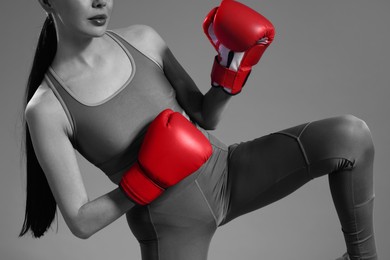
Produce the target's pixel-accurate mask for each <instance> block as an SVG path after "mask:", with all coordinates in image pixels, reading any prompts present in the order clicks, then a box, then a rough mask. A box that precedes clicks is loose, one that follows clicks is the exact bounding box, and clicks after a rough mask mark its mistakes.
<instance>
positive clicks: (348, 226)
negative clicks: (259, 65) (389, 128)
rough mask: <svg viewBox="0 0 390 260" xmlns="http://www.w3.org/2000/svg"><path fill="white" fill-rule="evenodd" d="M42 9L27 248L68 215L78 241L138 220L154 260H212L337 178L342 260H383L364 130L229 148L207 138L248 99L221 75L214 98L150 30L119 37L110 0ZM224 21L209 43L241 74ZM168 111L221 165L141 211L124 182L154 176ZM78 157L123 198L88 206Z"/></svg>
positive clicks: (30, 122) (312, 132)
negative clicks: (223, 233)
mask: <svg viewBox="0 0 390 260" xmlns="http://www.w3.org/2000/svg"><path fill="white" fill-rule="evenodd" d="M39 1H40V4H41V5H42V7H43V8H44V9H45V11H46V12H47V13H48V17H47V19H46V21H45V24H44V26H43V29H42V33H41V36H40V39H39V43H38V47H37V52H36V55H35V58H34V62H33V68H32V71H31V74H30V78H29V82H28V88H27V91H26V104H25V105H26V107H25V118H26V148H27V204H26V216H25V222H24V225H23V229H22V231H21V234H20V235H21V236H22V235H24V234H26V233H27V232H28V231H31V232H32V234H33V235H34V236H35V237H41V236H42V235H44V233H45V232H46V231H47V229H48V228H49V227H50V225H51V223H52V221H53V219H54V215H55V211H56V206H57V205H58V208H59V209H60V211H61V213H62V215H63V217H64V219H65V221H66V223H67V225H68V226H69V228H70V230H71V231H72V233H73V234H74V235H75V236H77V237H79V238H84V239H85V238H88V237H90V236H91V235H93V234H94V233H96V232H97V231H99V230H100V229H102V228H104V227H105V226H107V225H109V224H110V223H112V222H113V221H115V220H116V219H117V218H119V217H120V216H122V215H123V214H125V213H126V217H127V220H128V223H129V226H130V228H131V230H132V232H133V234H134V235H135V236H136V238H137V239H138V241H139V243H140V247H141V252H142V258H143V259H160V260H165V259H171V260H172V259H173V260H174V259H190V260H192V259H206V258H207V251H208V247H209V244H210V240H211V238H212V236H213V234H214V232H215V230H216V229H217V227H218V226H221V225H224V224H227V223H228V222H230V221H231V220H233V219H234V218H236V217H238V216H240V215H243V214H245V213H247V212H251V211H253V210H256V209H259V208H262V207H264V206H266V205H268V204H270V203H272V202H274V201H276V200H278V199H280V198H283V197H284V196H286V195H288V194H290V193H291V192H293V191H294V190H296V189H297V188H299V187H300V186H302V185H303V184H305V183H307V182H308V181H309V180H311V179H313V178H315V177H319V176H323V175H325V174H328V176H329V182H330V187H331V192H332V197H333V200H334V203H335V206H336V210H337V213H338V216H339V219H340V222H341V225H342V230H343V233H344V236H345V242H346V246H347V253H346V254H344V255H343V257H342V258H340V259H352V260H356V259H371V260H372V259H377V255H376V247H375V239H374V232H373V218H372V212H373V199H374V191H373V160H374V146H373V142H372V138H371V133H370V131H369V129H368V127H367V125H366V124H365V122H364V121H362V120H361V119H358V118H356V117H354V116H350V115H347V116H338V117H333V118H327V119H323V120H319V121H313V122H308V123H305V124H300V125H297V126H295V127H291V128H289V129H285V130H282V131H278V132H274V133H271V134H269V135H266V136H263V137H260V138H257V139H254V140H251V141H247V142H241V143H237V144H232V145H229V146H227V145H225V144H224V143H222V142H221V141H219V140H218V139H217V138H216V137H215V136H213V135H212V134H210V133H209V132H208V131H207V130H212V129H215V127H216V125H217V124H218V122H219V120H220V118H221V115H222V112H223V110H224V108H225V106H226V105H227V103H228V101H229V100H230V99H231V98H232V96H234V95H235V94H238V93H239V92H240V91H241V89H240V90H237V89H233V88H229V86H224V85H221V84H218V82H219V80H220V79H221V78H223V76H214V77H213V86H214V87H212V88H211V89H210V90H209V91H208V92H207V93H206V94H205V95H203V94H202V93H201V92H200V91H199V90H198V88H197V87H196V85H195V84H194V82H193V81H192V80H191V78H190V77H189V76H188V74H187V73H186V72H185V71H184V69H183V68H182V67H181V66H180V64H179V63H178V62H177V61H176V59H175V58H174V56H173V55H172V53H171V52H170V51H169V49H168V47H167V46H166V44H165V42H164V41H163V39H162V38H161V37H160V36H159V35H158V34H157V33H156V32H155V31H154V30H153V29H152V28H150V27H148V26H143V25H133V26H130V27H128V28H125V29H117V30H113V31H107V24H108V22H109V19H110V14H111V10H112V6H113V1H112V0H87V1H86V0H72V1H71V0H39ZM226 2H227V1H226ZM229 2H230V1H229ZM231 2H233V1H231ZM221 6H222V5H221ZM228 7H229V6H228ZM228 7H226V9H224V10H227V9H228ZM240 8H241V7H240ZM242 8H244V7H242ZM244 9H245V8H244ZM220 10H222V9H220ZM247 11H248V10H247ZM216 12H217V10H212V12H210V14H209V15H208V16H207V19H206V20H205V24H206V25H205V32H206V34H207V36H208V37H209V39H210V41H211V42H212V44H213V45H215V47H216V49H217V50H218V51H219V52H220V53H219V56H218V57H219V59H218V62H217V63H216V64H217V65H215V66H219V64H223V65H224V66H227V60H229V64H230V62H232V59H231V57H230V56H229V55H228V56H226V57H225V56H224V53H225V52H224V51H223V50H224V49H223V48H225V50H226V48H227V47H226V46H224V45H223V44H225V45H226V44H227V43H226V42H223V40H222V39H218V37H219V38H221V33H220V32H219V31H217V30H216V31H215V32H214V31H210V30H211V29H210V27H208V26H207V25H210V23H217V20H215V19H214V18H215V17H216V15H217V13H216ZM248 12H249V11H248ZM221 16H222V14H221ZM254 16H256V15H255V14H254ZM264 21H265V20H264ZM213 28H217V27H213ZM222 38H223V37H222ZM227 38H229V37H227ZM270 40H272V39H271V37H268V38H267V37H265V38H264V39H263V38H262V41H259V42H258V44H260V45H264V46H265V45H268V44H269V43H270ZM228 41H230V38H229V39H228ZM221 43H222V44H221ZM221 46H222V48H219V47H221ZM229 47H230V49H232V48H233V47H231V46H229ZM262 48H263V47H262ZM264 50H265V48H263V49H261V50H260V51H259V52H258V53H260V54H258V58H260V56H261V53H262V51H264ZM237 51H238V50H237ZM228 53H230V52H228ZM229 57H230V58H229ZM233 62H237V60H236V59H235V58H233ZM240 62H242V60H239V61H238V63H240ZM256 62H257V61H256ZM256 62H254V63H256ZM251 65H254V64H251ZM215 71H219V72H220V73H221V71H223V68H219V69H215V70H214V73H216V72H215ZM247 76H248V75H245V79H246V77H247ZM244 83H245V80H243V82H241V83H240V84H241V87H242V85H243V84H244ZM227 85H229V84H227ZM220 86H222V87H220ZM167 108H169V109H172V110H173V111H177V112H179V113H180V114H182V115H184V117H186V118H188V119H190V120H192V121H193V123H194V125H195V126H196V127H194V128H195V129H196V131H197V130H199V131H200V132H201V133H202V134H203V135H202V136H204V137H206V139H207V142H209V144H210V145H211V147H212V153H211V154H210V155H208V156H207V159H206V160H205V162H202V163H200V165H199V166H197V169H196V170H195V171H194V172H191V173H190V174H188V176H187V175H185V176H182V177H180V179H179V180H178V181H176V182H175V183H174V184H173V185H168V186H170V187H169V188H168V189H166V190H165V191H163V192H161V194H160V193H159V194H153V198H152V199H151V200H149V201H148V200H146V199H145V200H144V197H142V199H139V200H137V198H138V197H136V196H135V195H134V194H132V193H131V190H132V189H133V188H135V189H136V188H139V187H138V186H131V185H133V184H134V180H133V179H131V177H129V178H130V181H129V183H131V184H130V186H131V187H130V188H129V189H127V188H128V187H127V186H126V183H127V180H129V179H126V178H127V176H128V175H129V174H128V173H129V172H134V165H138V164H139V165H141V167H140V168H141V170H139V169H138V168H137V171H142V170H145V165H144V163H145V161H144V160H141V159H140V157H139V156H140V155H139V154H140V153H143V150H142V149H143V147H144V146H141V145H143V144H144V143H145V142H144V139H146V135H147V133H148V132H146V129H149V128H148V127H149V126H150V125H151V122H152V121H153V123H154V122H156V119H155V120H154V118H156V116H158V115H160V112H161V111H163V110H165V109H167ZM191 126H193V125H192V124H191ZM191 131H195V130H191ZM151 143H152V146H153V145H154V143H155V142H151ZM141 147H142V148H141ZM74 149H77V150H78V151H79V152H80V153H81V154H82V155H83V156H85V158H86V159H88V160H89V161H90V162H91V163H93V164H94V165H96V166H97V167H99V168H100V169H101V170H102V171H103V172H104V173H106V174H107V175H108V177H109V178H110V179H111V180H112V181H113V182H114V183H116V184H119V187H118V188H116V189H114V190H113V191H111V192H109V193H107V194H104V195H102V196H101V197H99V198H97V199H95V200H92V201H90V200H89V199H88V195H87V193H86V191H85V188H84V184H83V181H82V178H81V175H80V170H79V168H78V165H77V161H76V156H75V151H74ZM152 152H154V151H152ZM149 157H150V156H149V154H148V153H147V155H146V158H149ZM174 159H175V158H173V160H174ZM152 164H153V163H152ZM145 171H146V170H145ZM186 174H187V173H186ZM131 176H134V175H131ZM124 180H125V181H124ZM140 192H141V193H142V192H144V189H143V187H141V191H140ZM142 196H148V194H142Z"/></svg>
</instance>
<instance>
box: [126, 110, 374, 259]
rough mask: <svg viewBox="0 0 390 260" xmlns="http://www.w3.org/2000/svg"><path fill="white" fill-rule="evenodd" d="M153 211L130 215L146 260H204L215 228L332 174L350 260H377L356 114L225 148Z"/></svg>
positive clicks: (363, 128)
mask: <svg viewBox="0 0 390 260" xmlns="http://www.w3.org/2000/svg"><path fill="white" fill-rule="evenodd" d="M203 132H204V133H205V134H206V135H207V136H208V137H209V139H210V142H211V143H212V145H213V155H212V156H211V157H210V159H209V160H208V161H207V162H206V163H205V164H204V165H203V166H202V167H201V168H200V169H199V170H198V171H196V172H195V173H193V174H192V175H191V176H189V177H187V178H186V179H184V180H183V181H182V182H180V183H179V184H177V185H175V186H174V187H171V188H169V189H168V190H167V191H166V192H165V193H164V194H163V195H162V196H161V197H159V198H158V199H157V200H155V201H154V202H153V203H151V204H150V205H148V206H145V207H140V206H137V207H135V208H133V209H132V210H131V211H129V212H128V213H127V220H128V223H129V226H130V228H131V230H132V232H133V234H134V235H135V236H136V238H137V239H138V241H139V243H140V247H141V254H142V259H143V260H179V259H180V260H181V259H186V260H206V259H207V252H208V249H209V245H210V241H211V239H212V236H213V235H214V233H215V231H216V229H217V228H218V227H219V226H221V225H226V224H227V223H228V222H229V221H231V220H233V219H235V218H236V217H238V216H241V215H243V214H245V213H248V212H251V211H254V210H257V209H260V208H262V207H264V206H266V205H268V204H270V203H272V202H274V201H277V200H279V199H281V198H283V197H285V196H287V195H288V194H290V193H292V192H293V191H295V190H296V189H298V188H299V187H301V186H302V185H304V184H305V183H307V182H308V181H310V180H311V179H313V178H316V177H319V176H322V175H325V174H327V175H328V177H329V184H330V189H331V193H332V197H333V201H334V204H335V207H336V210H337V214H338V216H339V219H340V223H341V227H342V231H343V234H344V238H345V242H346V246H347V252H348V254H349V256H350V259H351V260H363V259H364V260H376V259H377V255H376V246H375V238H374V230H373V215H372V213H373V201H374V191H373V160H374V146H373V142H372V137H371V133H370V131H369V129H368V127H367V125H366V124H365V123H364V122H363V121H362V120H360V119H358V118H356V117H354V116H339V117H332V118H327V119H323V120H319V121H313V122H310V123H305V124H301V125H298V126H295V127H292V128H289V129H285V130H282V131H278V132H274V133H271V134H268V135H265V136H263V137H260V138H257V139H254V140H251V141H247V142H241V143H236V144H233V145H230V146H226V145H225V144H223V143H222V142H221V141H219V140H218V139H217V138H216V137H214V136H213V135H212V134H210V133H207V132H206V131H204V130H203Z"/></svg>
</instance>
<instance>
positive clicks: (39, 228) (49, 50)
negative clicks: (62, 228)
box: [19, 15, 57, 238]
mask: <svg viewBox="0 0 390 260" xmlns="http://www.w3.org/2000/svg"><path fill="white" fill-rule="evenodd" d="M56 37H57V36H56V29H55V25H54V21H53V17H51V15H48V17H47V18H46V20H45V23H44V24H43V27H42V31H41V33H40V36H39V40H38V45H37V48H36V51H35V55H34V60H33V64H32V68H31V72H30V75H29V78H28V82H27V87H26V91H25V95H24V102H23V110H22V111H25V109H26V106H27V103H28V102H29V101H30V99H31V97H32V96H33V95H34V93H35V91H36V90H37V89H38V87H39V86H40V84H41V82H42V80H43V78H44V75H45V73H46V71H47V69H48V68H49V66H50V64H51V63H52V61H53V59H54V56H55V54H56V51H57V38H56ZM22 114H23V119H22V121H23V130H24V133H23V139H24V141H25V143H24V144H23V143H22V147H23V146H25V149H26V151H25V153H26V154H25V155H26V174H27V178H26V181H27V185H26V186H27V187H26V190H27V191H26V211H25V217H24V223H23V227H22V230H21V231H20V234H19V236H20V237H21V236H23V235H25V234H26V233H27V232H28V231H29V230H31V233H32V235H33V237H36V238H39V237H41V236H43V234H44V233H45V232H46V231H47V230H48V229H49V227H50V226H51V224H52V222H53V220H54V218H55V216H56V210H57V203H56V201H55V199H54V196H53V193H52V192H51V190H50V187H49V184H48V182H47V179H46V176H45V174H44V172H43V170H42V168H41V166H40V164H39V162H38V159H37V157H36V154H35V151H34V147H33V145H32V142H31V136H30V132H29V129H28V125H27V122H26V119H25V116H24V113H22ZM23 139H22V142H23Z"/></svg>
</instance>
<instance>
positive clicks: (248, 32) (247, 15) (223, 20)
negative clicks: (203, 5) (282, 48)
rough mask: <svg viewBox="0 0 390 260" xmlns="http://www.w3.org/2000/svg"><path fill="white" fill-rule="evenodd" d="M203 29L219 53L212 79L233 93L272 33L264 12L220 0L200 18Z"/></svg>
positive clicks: (266, 44) (265, 46)
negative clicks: (220, 0) (202, 18)
mask: <svg viewBox="0 0 390 260" xmlns="http://www.w3.org/2000/svg"><path fill="white" fill-rule="evenodd" d="M203 30H204V33H205V34H206V36H207V38H208V39H209V40H210V42H211V44H212V45H213V46H214V48H215V49H216V50H217V52H218V55H217V56H216V57H215V59H214V64H213V68H212V71H211V82H212V85H213V86H214V87H223V89H224V90H225V91H226V92H227V93H229V94H231V95H235V94H238V93H240V92H241V90H242V87H243V86H244V84H245V82H246V80H247V78H248V76H249V74H250V72H251V70H252V66H253V65H255V64H257V63H258V61H259V60H260V58H261V56H262V55H263V53H264V51H265V50H266V49H267V47H268V46H269V45H270V44H271V42H272V41H273V39H274V36H275V29H274V26H273V25H272V23H271V22H270V21H268V20H267V18H265V17H264V16H262V15H261V14H259V13H257V12H256V11H254V10H253V9H251V8H249V7H248V6H246V5H244V4H241V3H239V2H236V1H233V0H223V1H222V3H221V5H220V6H219V7H215V8H214V9H212V10H211V11H210V12H209V14H208V15H207V16H206V18H205V20H204V22H203Z"/></svg>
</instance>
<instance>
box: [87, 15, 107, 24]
mask: <svg viewBox="0 0 390 260" xmlns="http://www.w3.org/2000/svg"><path fill="white" fill-rule="evenodd" d="M88 20H89V21H91V23H92V24H94V25H96V26H103V25H105V24H106V21H107V15H104V14H102V15H95V16H92V17H90V18H88Z"/></svg>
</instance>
